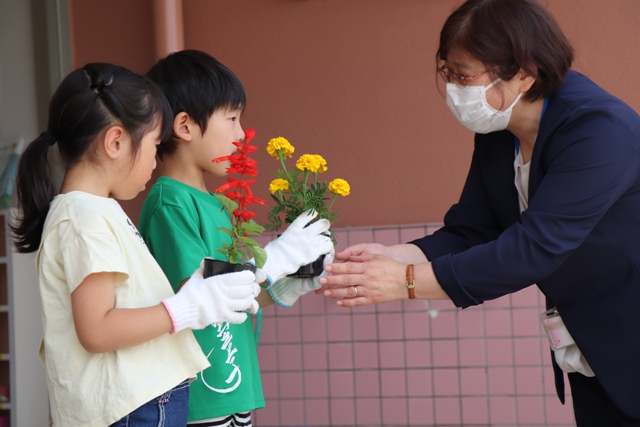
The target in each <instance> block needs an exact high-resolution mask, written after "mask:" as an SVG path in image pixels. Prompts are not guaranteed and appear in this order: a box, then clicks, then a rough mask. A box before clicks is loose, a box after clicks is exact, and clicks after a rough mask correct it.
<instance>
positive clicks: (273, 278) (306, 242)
mask: <svg viewBox="0 0 640 427" xmlns="http://www.w3.org/2000/svg"><path fill="white" fill-rule="evenodd" d="M316 216H318V213H317V212H315V211H312V210H308V211H305V212H303V213H301V214H300V216H299V217H298V218H296V219H295V220H294V221H293V222H292V223H291V224H290V225H289V227H288V228H287V229H286V230H285V231H284V233H282V235H280V237H278V238H277V239H275V240H272V241H271V242H269V243H267V245H266V246H265V247H264V250H265V252H266V253H267V262H266V263H265V265H264V266H263V267H262V269H263V270H264V272H265V273H267V278H268V279H270V282H271V283H275V282H277V281H278V280H280V279H282V278H283V277H285V276H286V275H287V274H291V273H295V272H296V271H298V269H299V268H300V267H301V266H303V265H306V264H309V263H311V262H313V261H315V260H316V259H318V257H319V256H320V255H324V254H328V253H329V252H331V250H332V249H333V242H332V241H331V238H330V237H329V236H327V235H324V234H322V233H325V232H326V231H328V230H329V227H331V223H330V222H329V220H327V219H324V218H323V219H319V220H318V221H316V222H314V223H313V224H311V225H309V226H308V227H307V224H309V223H310V222H311V221H313V219H314V218H315V217H316Z"/></svg>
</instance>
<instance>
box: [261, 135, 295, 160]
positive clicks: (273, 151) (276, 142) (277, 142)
mask: <svg viewBox="0 0 640 427" xmlns="http://www.w3.org/2000/svg"><path fill="white" fill-rule="evenodd" d="M278 150H281V151H282V154H284V156H285V157H291V155H292V154H293V152H294V151H295V147H294V146H293V145H291V144H290V143H289V141H287V139H286V138H283V137H281V136H279V137H277V138H271V139H270V140H269V142H268V143H267V152H268V153H269V154H270V155H271V157H275V158H276V159H277V158H278Z"/></svg>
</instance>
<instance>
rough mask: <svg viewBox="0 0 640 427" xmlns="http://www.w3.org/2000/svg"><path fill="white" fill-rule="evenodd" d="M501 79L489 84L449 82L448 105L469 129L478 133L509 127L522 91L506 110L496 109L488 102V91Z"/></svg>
mask: <svg viewBox="0 0 640 427" xmlns="http://www.w3.org/2000/svg"><path fill="white" fill-rule="evenodd" d="M499 81H500V79H499V78H498V79H496V80H494V81H493V82H491V83H490V84H488V85H487V86H465V87H460V86H458V85H457V84H455V83H447V105H448V106H449V109H451V112H452V113H453V115H454V116H456V118H457V119H458V120H459V121H460V123H462V124H463V125H464V126H465V127H466V128H467V129H469V130H471V131H473V132H476V133H489V132H495V131H498V130H504V129H506V128H507V125H508V124H509V119H511V113H512V111H513V107H514V106H515V105H516V103H517V102H518V101H519V100H520V97H521V96H522V93H521V94H519V95H518V97H517V98H516V100H515V101H513V104H511V106H509V108H507V109H506V110H504V111H500V110H496V109H495V108H493V107H492V106H491V105H489V103H488V102H487V91H488V90H489V89H491V88H492V87H493V86H494V85H495V84H496V83H498V82H499Z"/></svg>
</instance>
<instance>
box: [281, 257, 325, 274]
mask: <svg viewBox="0 0 640 427" xmlns="http://www.w3.org/2000/svg"><path fill="white" fill-rule="evenodd" d="M324 257H325V255H320V256H319V257H318V259H316V260H315V261H313V262H312V263H310V264H307V265H303V266H302V267H300V268H299V269H298V271H296V272H295V273H293V274H287V277H297V278H299V279H309V278H311V277H317V276H319V275H320V274H321V273H322V270H323V268H322V263H323V262H324Z"/></svg>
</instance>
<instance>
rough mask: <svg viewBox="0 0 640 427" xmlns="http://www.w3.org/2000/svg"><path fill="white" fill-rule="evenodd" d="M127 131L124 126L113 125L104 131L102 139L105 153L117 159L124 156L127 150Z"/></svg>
mask: <svg viewBox="0 0 640 427" xmlns="http://www.w3.org/2000/svg"><path fill="white" fill-rule="evenodd" d="M126 136H127V133H126V132H125V130H124V129H123V128H122V126H117V125H116V126H111V127H110V128H108V129H107V131H106V132H105V133H104V137H103V139H102V147H103V148H104V151H105V154H106V155H107V156H108V157H109V158H111V159H117V158H118V157H120V156H122V155H123V153H124V152H125V147H126V146H127V144H125V137H126Z"/></svg>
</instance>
